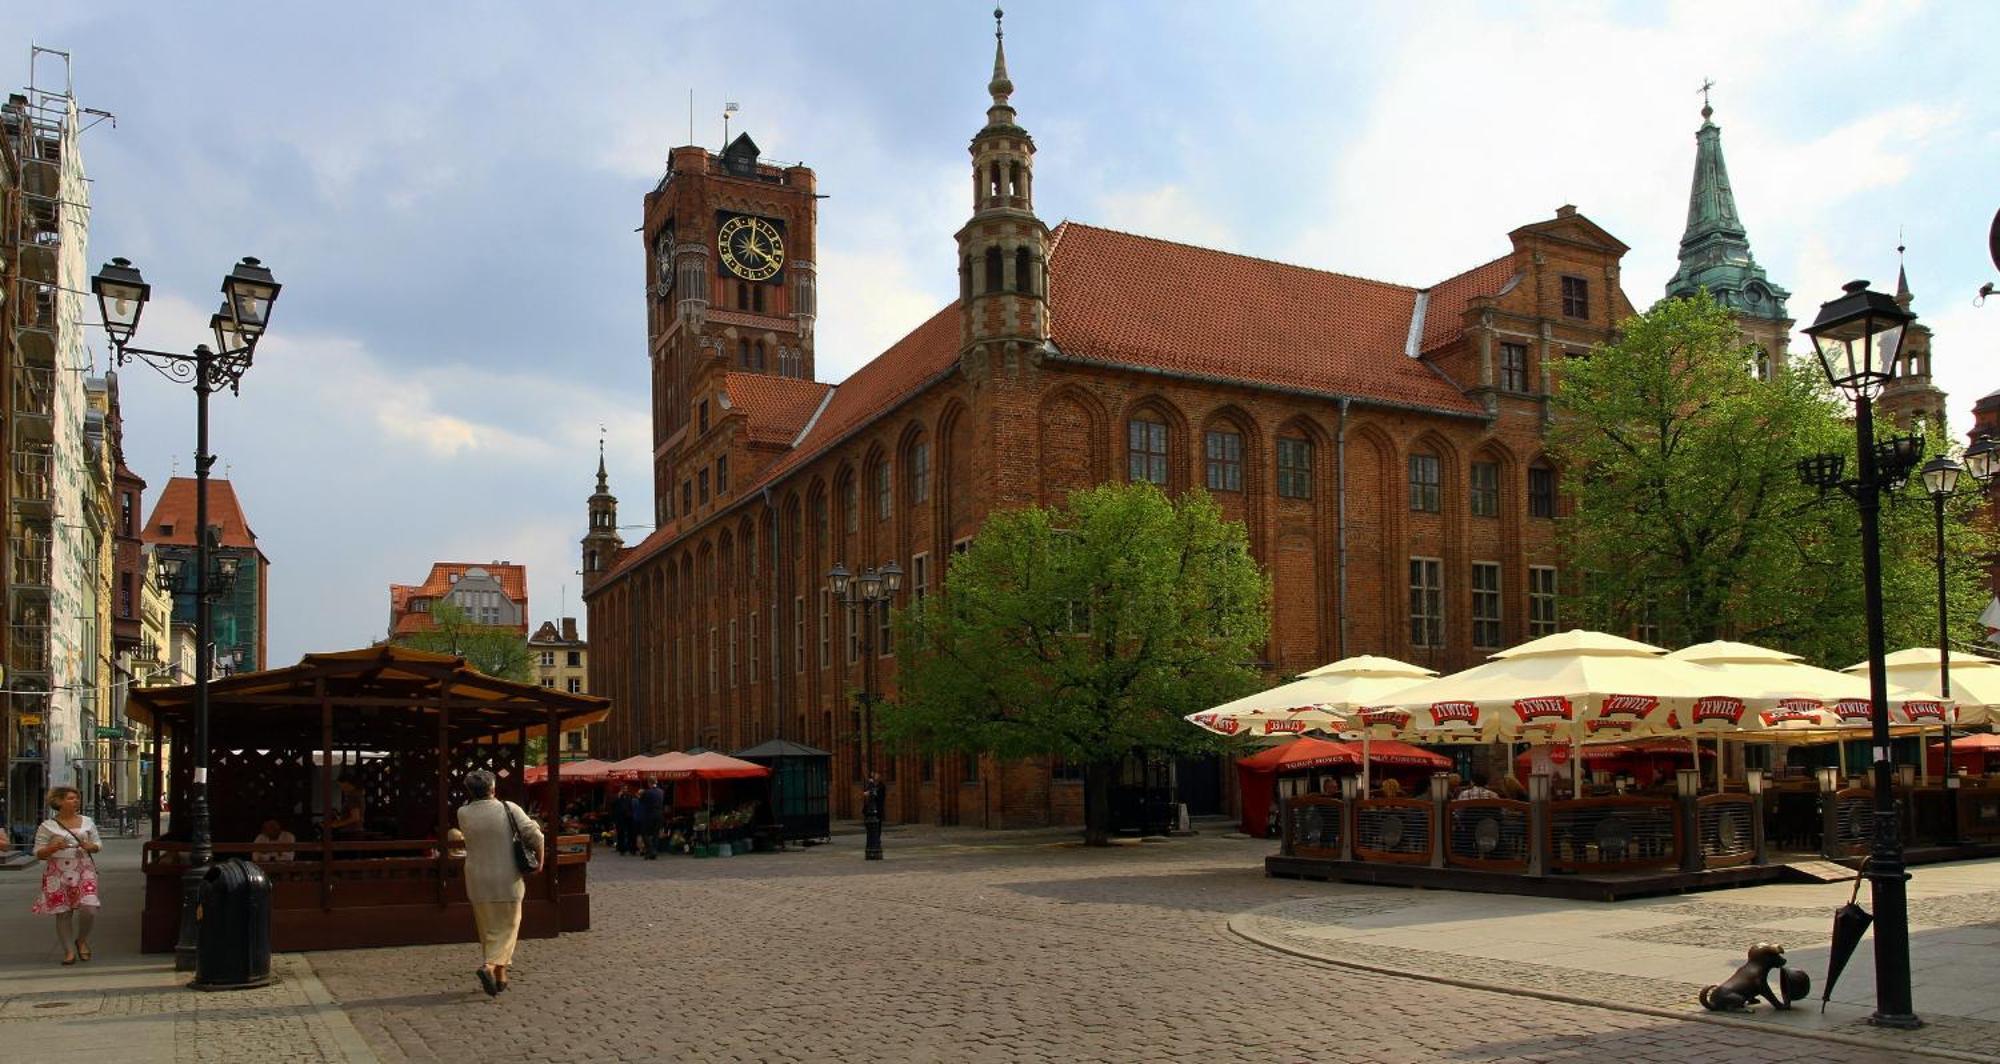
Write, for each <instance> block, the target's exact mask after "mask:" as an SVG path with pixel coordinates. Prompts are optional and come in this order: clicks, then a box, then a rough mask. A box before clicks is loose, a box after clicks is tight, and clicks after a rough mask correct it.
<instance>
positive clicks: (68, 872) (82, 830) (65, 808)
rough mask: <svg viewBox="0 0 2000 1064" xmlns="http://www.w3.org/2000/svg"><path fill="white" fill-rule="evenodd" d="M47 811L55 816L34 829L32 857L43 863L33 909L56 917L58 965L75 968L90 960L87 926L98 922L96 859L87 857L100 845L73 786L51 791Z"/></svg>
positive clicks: (88, 928)
mask: <svg viewBox="0 0 2000 1064" xmlns="http://www.w3.org/2000/svg"><path fill="white" fill-rule="evenodd" d="M49 808H51V809H53V810H55V815H54V816H51V817H49V818H48V819H47V820H44V821H42V825H41V827H38V828H36V829H35V856H36V857H38V858H40V859H41V860H43V861H46V862H47V865H46V866H45V867H44V868H43V870H42V892H41V894H40V895H39V896H38V897H37V898H36V899H35V904H34V906H33V907H32V911H33V912H36V913H39V914H41V915H43V916H50V915H53V916H54V917H55V918H56V941H58V942H60V943H62V948H63V961H62V962H63V963H64V964H75V963H76V962H77V961H79V960H86V961H87V960H89V959H90V925H91V924H93V923H95V922H96V920H97V861H96V859H94V858H92V857H91V856H90V855H91V854H94V853H96V852H97V851H99V850H101V849H103V848H104V846H103V844H102V843H101V842H99V841H98V838H97V825H96V824H94V823H92V822H91V819H90V818H89V817H87V816H84V815H83V795H82V793H81V792H79V791H78V790H77V789H76V788H75V787H54V788H51V789H50V790H49Z"/></svg>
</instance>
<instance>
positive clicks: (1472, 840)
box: [1445, 798, 1531, 872]
mask: <svg viewBox="0 0 2000 1064" xmlns="http://www.w3.org/2000/svg"><path fill="white" fill-rule="evenodd" d="M1530 808H1531V807H1530V805H1529V804H1528V803H1527V802H1521V801H1514V800H1511V799H1507V798H1474V799H1468V800H1465V801H1457V802H1448V803H1446V805H1445V863H1446V864H1448V865H1451V866H1453V867H1457V868H1476V869H1481V870H1483V871H1488V872H1526V871H1527V870H1528V859H1529V856H1530V855H1529V852H1528V848H1529V840H1530V835H1529V831H1528V825H1529V822H1530V821H1529V818H1530Z"/></svg>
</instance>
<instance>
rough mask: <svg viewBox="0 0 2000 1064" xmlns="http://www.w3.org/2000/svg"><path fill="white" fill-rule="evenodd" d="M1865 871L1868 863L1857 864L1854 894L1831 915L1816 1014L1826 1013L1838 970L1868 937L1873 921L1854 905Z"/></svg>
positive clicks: (1839, 971)
mask: <svg viewBox="0 0 2000 1064" xmlns="http://www.w3.org/2000/svg"><path fill="white" fill-rule="evenodd" d="M1867 871H1868V862H1867V861H1866V860H1863V861H1862V862H1861V872H1860V873H1857V874H1856V875H1855V877H1854V893H1853V894H1851V895H1849V896H1848V898H1847V904H1846V905H1843V906H1841V907H1840V908H1838V909H1835V910H1834V911H1833V945H1832V947H1831V948H1830V949H1829V950H1828V951H1827V958H1826V986H1825V987H1824V988H1823V989H1822V990H1821V991H1820V995H1819V1010H1820V1011H1821V1012H1825V1011H1826V1003H1827V1001H1828V1000H1829V999H1831V998H1832V997H1833V983H1834V980H1836V979H1839V978H1840V973H1841V970H1842V969H1844V968H1846V967H1847V962H1848V961H1849V960H1852V959H1853V958H1854V950H1855V947H1857V946H1859V945H1861V936H1862V935H1865V934H1867V933H1868V925H1869V924H1872V923H1874V922H1875V917H1874V916H1872V915H1870V914H1869V912H1868V910H1866V909H1864V908H1862V907H1861V906H1860V905H1857V904H1856V903H1855V901H1856V899H1858V898H1860V897H1861V877H1862V876H1863V875H1866V874H1867Z"/></svg>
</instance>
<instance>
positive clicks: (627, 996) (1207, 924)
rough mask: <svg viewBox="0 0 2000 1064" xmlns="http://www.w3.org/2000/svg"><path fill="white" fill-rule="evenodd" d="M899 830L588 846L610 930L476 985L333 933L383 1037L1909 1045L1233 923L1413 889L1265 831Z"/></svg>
mask: <svg viewBox="0 0 2000 1064" xmlns="http://www.w3.org/2000/svg"><path fill="white" fill-rule="evenodd" d="M1053 838H1054V836H1046V835H1045V836H1040V837H1036V836H1028V837H1025V838H1024V837H1022V836H1019V835H1016V836H1012V837H1011V838H1010V837H1008V836H1004V835H995V834H990V833H981V832H972V831H963V832H958V831H950V830H946V831H943V832H936V831H933V832H928V833H898V834H894V835H892V836H891V837H890V840H889V859H888V860H886V861H883V862H880V863H871V862H864V861H862V860H860V859H859V858H860V854H859V850H860V846H859V844H858V843H859V840H854V839H846V838H843V839H840V840H838V841H837V842H836V843H835V844H834V845H833V846H828V847H819V848H815V849H811V850H807V851H803V852H798V851H794V852H789V853H784V854H760V855H755V856H749V857H739V858H731V859H727V860H693V859H689V858H675V859H669V860H661V861H658V862H641V861H637V860H633V859H627V858H618V857H615V856H608V855H604V854H602V852H601V851H600V855H599V856H598V858H597V859H596V860H594V861H593V862H592V865H591V878H592V910H593V912H592V923H593V926H594V927H595V930H593V931H591V932H589V933H586V934H579V935H569V936H565V937H563V938H561V939H559V940H534V941H527V942H524V943H522V946H521V950H520V953H519V954H518V956H517V958H516V960H517V964H518V971H517V975H516V987H515V989H514V990H513V991H511V992H510V993H508V994H506V995H503V996H501V997H499V998H497V999H487V998H485V997H484V996H483V995H480V994H479V993H478V992H477V991H476V990H475V988H474V987H475V984H474V980H473V976H472V971H473V968H474V967H475V966H476V963H477V952H476V949H475V947H473V946H472V945H470V944H467V945H462V946H448V947H444V946H440V947H418V948H408V949H395V950H355V951H346V952H339V953H317V954H312V955H310V956H311V961H312V964H313V966H314V968H315V969H316V970H317V971H318V973H319V975H320V977H321V978H322V980H323V981H324V983H325V985H326V987H327V988H328V989H329V991H330V992H331V993H332V994H333V996H334V997H335V998H336V999H337V1000H338V1001H339V1002H340V1004H341V1005H342V1007H343V1008H344V1009H345V1011H346V1013H347V1015H348V1016H349V1017H350V1018H351V1020H352V1022H353V1023H354V1024H355V1026H356V1027H357V1028H359V1030H360V1031H361V1032H362V1034H363V1035H364V1036H365V1037H366V1038H367V1039H368V1041H369V1042H370V1043H371V1044H372V1045H373V1047H374V1048H375V1050H376V1051H377V1052H378V1053H379V1054H380V1055H381V1056H382V1058H383V1059H385V1060H433V1059H435V1060H445V1061H453V1060H468V1061H470V1060H483V1059H487V1058H489V1057H493V1056H496V1055H497V1056H502V1057H507V1058H520V1059H528V1060H550V1061H554V1060H592V1061H607V1060H659V1059H674V1060H716V1061H735V1060H742V1061H749V1060H796V1061H825V1060H952V1061H962V1060H974V1061H982V1060H995V1061H998V1060H1026V1061H1036V1060H1063V1061H1072V1060H1166V1059H1186V1060H1200V1061H1221V1060H1252V1061H1333V1062H1342V1061H1353V1062H1361V1061H1369V1062H1374V1061H1381V1062H1403V1061H1455V1062H1467V1061H1593V1062H1595V1061H1617V1062H1620V1064H1646V1062H1653V1061H1681V1060H1698V1059H1699V1060H1709V1059H1717V1058H1734V1059H1745V1060H1752V1059H1754V1060H1758V1061H1813V1062H1816V1064H1817V1062H1835V1061H1889V1060H1897V1059H1904V1058H1902V1057H1900V1056H1899V1055H1897V1054H1895V1053H1892V1052H1885V1051H1876V1050H1870V1049H1865V1048H1857V1047H1854V1046H1849V1045H1842V1044H1836V1043H1831V1042H1828V1041H1825V1040H1816V1039H1805V1038H1799V1037H1794V1036H1789V1035H1785V1034H1781V1033H1774V1032H1766V1031H1750V1030H1743V1029H1740V1028H1735V1027H1727V1026H1718V1025H1714V1024H1706V1023H1701V1022H1696V1021H1692V1020H1683V1019H1673V1018H1661V1017H1656V1016H1648V1015H1640V1014H1635V1013H1631V1012H1622V1011H1617V1010H1613V1009H1605V1008H1595V1007H1589V1006H1583V1005H1571V1004H1561V1003H1553V1002H1546V1001H1540V1000H1535V999H1531V998H1524V997H1519V996H1513V995H1507V994H1498V993H1492V992H1488V991H1480V990H1469V989H1462V988H1458V987H1453V986H1447V985H1441V984H1438V983H1434V982H1427V981H1423V980H1418V979H1410V978H1403V977H1396V976H1387V975H1378V974H1372V973H1367V972H1360V971H1354V970H1350V969H1344V968H1339V967H1335V966H1330V965H1327V964H1324V963H1319V962H1315V961H1311V960H1306V959H1301V958H1297V957H1293V956H1289V955H1287V954H1284V953H1280V952H1277V951H1274V950H1271V949H1269V948H1266V947H1263V946H1259V945H1256V944H1253V943H1251V942H1248V941H1245V940H1244V939H1242V938H1240V937H1237V936H1235V935H1232V934H1231V933H1229V931H1228V929H1227V926H1226V924H1227V921H1228V919H1229V918H1230V917H1231V916H1232V915H1233V914H1237V913H1240V912H1243V911H1245V910H1249V909H1252V908H1255V907H1258V906H1264V905H1269V904H1272V903H1275V902H1281V901H1286V900H1296V899H1334V900H1338V901H1340V902H1341V903H1343V904H1347V905H1349V906H1352V907H1357V911H1378V912H1379V911H1385V910H1384V909H1383V907H1384V906H1387V905H1390V904H1392V903H1393V902H1395V901H1397V900H1399V898H1400V897H1408V896H1409V894H1408V892H1395V891H1385V890H1382V889H1379V888H1361V887H1342V886H1331V885H1326V884H1318V883H1311V884H1305V883H1298V882H1294V881H1288V880H1274V879H1267V878H1265V876H1264V875H1263V873H1262V859H1263V857H1264V856H1265V855H1266V854H1267V853H1269V852H1270V851H1271V847H1270V845H1269V844H1267V843H1262V842H1256V841H1251V840H1243V839H1227V838H1220V837H1216V836H1214V835H1208V836H1203V837H1201V838H1196V839H1177V840H1173V841H1170V842H1160V843H1148V844H1145V845H1142V846H1127V847H1118V848H1114V849H1111V850H1108V851H1093V850H1085V849H1083V848H1081V847H1077V846H1073V845H1068V844H1063V843H1057V842H1053V841H1050V840H1051V839H1053Z"/></svg>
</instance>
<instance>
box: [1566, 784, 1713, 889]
mask: <svg viewBox="0 0 2000 1064" xmlns="http://www.w3.org/2000/svg"><path fill="white" fill-rule="evenodd" d="M1547 839H1548V841H1547V846H1548V852H1549V867H1550V868H1552V869H1555V870H1557V871H1563V872H1621V871H1633V870H1638V869H1648V868H1663V867H1664V868H1672V867H1674V866H1676V865H1678V864H1679V863H1680V848H1681V828H1680V817H1679V816H1678V813H1677V809H1676V807H1675V804H1674V801H1673V800H1672V799H1669V798H1581V799H1576V800H1572V801H1559V802H1551V803H1549V826H1548V836H1547Z"/></svg>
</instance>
